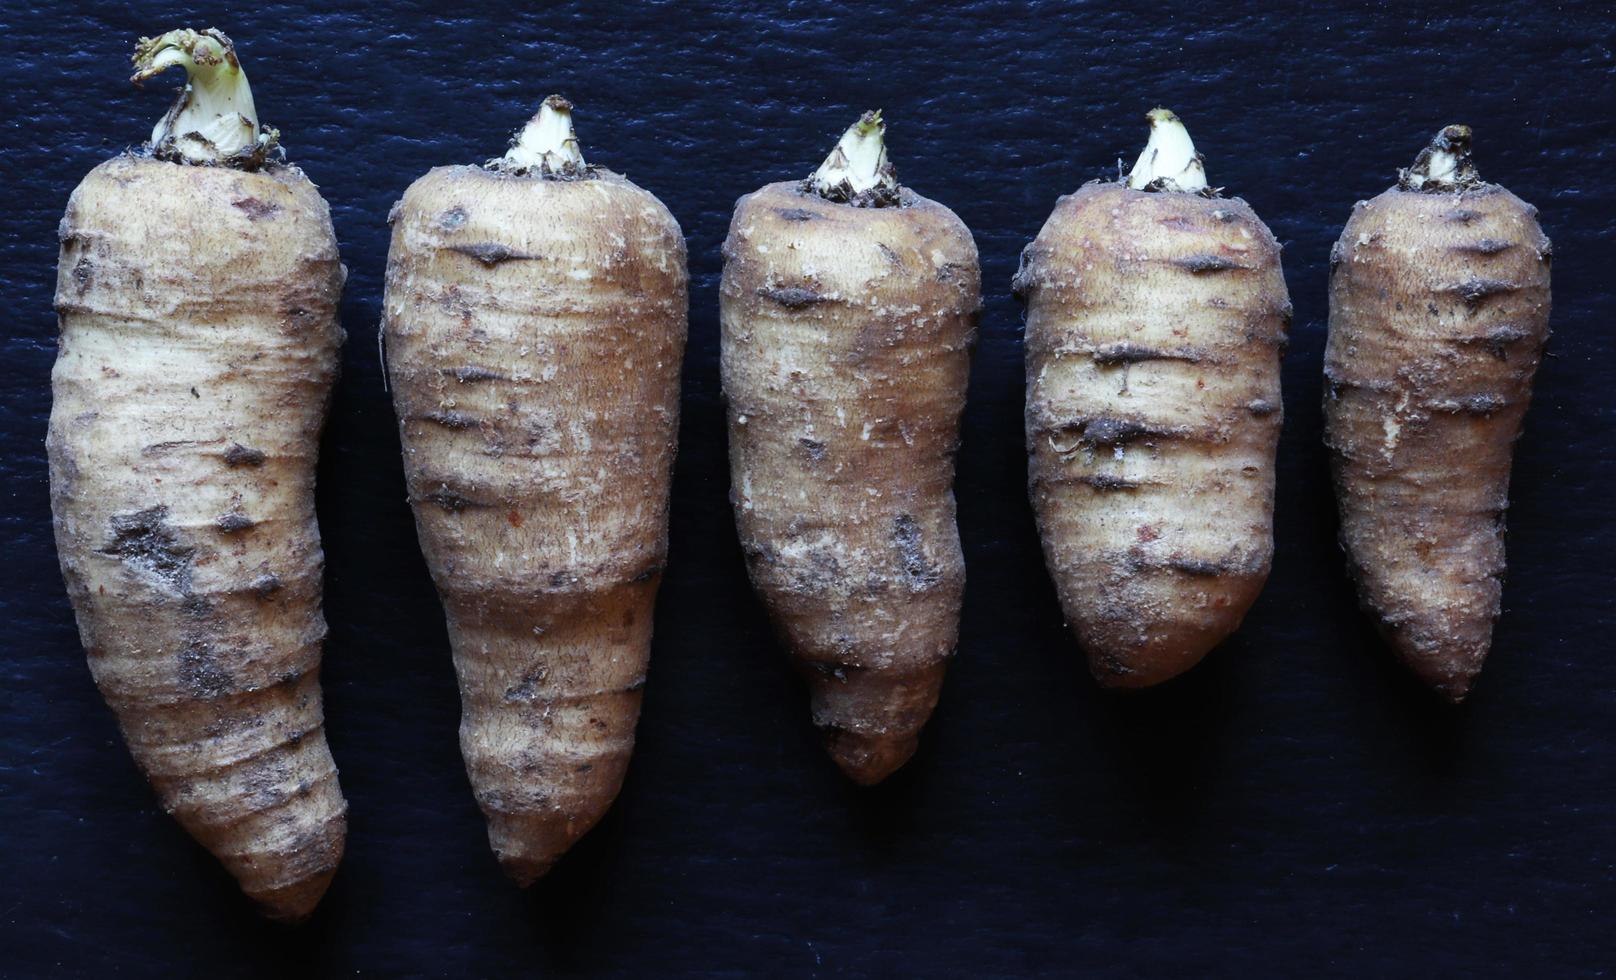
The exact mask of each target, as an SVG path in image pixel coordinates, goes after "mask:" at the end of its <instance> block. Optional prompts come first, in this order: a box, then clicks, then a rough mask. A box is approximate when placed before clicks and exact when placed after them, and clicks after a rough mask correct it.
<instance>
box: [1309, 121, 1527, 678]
mask: <svg viewBox="0 0 1616 980" xmlns="http://www.w3.org/2000/svg"><path fill="white" fill-rule="evenodd" d="M1469 141H1470V132H1469V130H1468V129H1467V128H1465V127H1462V126H1450V127H1447V128H1446V129H1444V130H1443V131H1442V132H1441V133H1439V134H1437V137H1436V139H1435V140H1433V141H1432V143H1431V145H1430V146H1429V147H1427V148H1426V150H1425V151H1423V152H1422V153H1421V154H1420V156H1419V158H1418V159H1417V160H1416V161H1415V164H1414V166H1413V167H1411V168H1409V169H1408V170H1405V171H1402V172H1401V173H1400V181H1399V186H1397V187H1394V188H1392V189H1390V190H1388V191H1386V192H1385V193H1383V194H1380V195H1379V196H1377V197H1375V198H1374V199H1372V200H1369V201H1365V202H1360V203H1359V204H1358V206H1357V207H1356V208H1354V210H1353V214H1352V217H1351V219H1350V220H1349V221H1348V222H1347V225H1346V227H1345V228H1344V229H1343V231H1342V233H1341V238H1340V240H1339V241H1338V242H1337V243H1336V246H1335V249H1334V250H1333V251H1332V253H1331V263H1330V265H1331V272H1330V330H1329V339H1328V343H1327V345H1326V348H1325V356H1324V375H1325V397H1324V414H1325V444H1326V446H1327V447H1328V448H1329V450H1330V453H1331V457H1332V461H1331V463H1332V471H1333V476H1334V481H1335V489H1336V500H1337V503H1338V504H1339V507H1340V513H1341V543H1342V546H1343V548H1344V549H1345V551H1346V552H1347V557H1348V563H1349V567H1350V569H1351V571H1352V573H1353V577H1354V578H1355V579H1356V581H1357V584H1358V594H1359V599H1360V601H1361V603H1362V604H1363V606H1364V608H1365V610H1366V611H1368V612H1369V613H1370V615H1372V616H1373V617H1374V619H1375V620H1376V622H1377V624H1378V626H1379V627H1380V630H1381V632H1382V633H1383V634H1384V635H1385V637H1386V638H1387V640H1388V641H1389V643H1390V644H1391V646H1392V647H1393V649H1394V650H1395V651H1396V652H1397V654H1398V656H1399V658H1400V659H1401V660H1402V661H1403V662H1404V663H1406V664H1407V665H1408V666H1409V667H1410V668H1411V669H1412V670H1413V671H1414V673H1415V674H1417V675H1418V676H1419V677H1420V678H1421V679H1422V680H1423V681H1425V683H1426V684H1428V685H1429V686H1430V687H1431V688H1433V689H1434V690H1435V691H1436V692H1437V693H1439V694H1440V695H1442V696H1443V697H1445V698H1447V699H1448V700H1451V701H1456V702H1457V701H1461V700H1463V699H1464V698H1465V697H1466V696H1467V695H1468V694H1469V692H1470V689H1471V686H1472V685H1473V683H1474V682H1475V679H1476V675H1477V673H1478V672H1479V671H1480V670H1481V666H1482V662H1483V660H1484V659H1485V658H1486V656H1487V652H1488V649H1489V647H1490V646H1491V642H1492V627H1493V622H1494V620H1495V619H1496V618H1497V616H1498V614H1499V610H1500V607H1501V599H1502V594H1503V588H1502V580H1503V575H1504V568H1505V555H1504V517H1505V513H1506V511H1507V510H1508V507H1509V477H1510V465H1511V459H1512V456H1513V454H1514V446H1515V442H1516V440H1517V439H1518V438H1519V436H1520V433H1521V424H1522V421H1523V419H1524V417H1525V414H1526V410H1527V406H1528V404H1529V402H1530V400H1531V394H1532V378H1533V375H1534V373H1535V372H1536V370H1537V366H1538V363H1539V360H1540V358H1541V357H1542V353H1543V347H1544V344H1545V343H1546V341H1547V340H1548V336H1549V306H1550V296H1549V271H1550V269H1549V267H1550V253H1551V249H1550V244H1549V240H1548V238H1546V237H1545V236H1544V234H1543V231H1542V229H1541V228H1540V227H1539V226H1538V223H1537V212H1536V209H1534V208H1533V207H1532V206H1531V205H1529V204H1527V203H1525V202H1524V201H1522V200H1521V199H1520V198H1518V197H1516V196H1515V195H1513V194H1511V193H1510V192H1509V191H1507V190H1505V189H1504V188H1502V187H1499V186H1498V185H1496V184H1487V183H1483V182H1482V181H1481V180H1480V178H1479V177H1478V176H1477V174H1476V172H1475V167H1474V164H1473V163H1472V162H1471V160H1470V155H1469V151H1470V143H1469Z"/></svg>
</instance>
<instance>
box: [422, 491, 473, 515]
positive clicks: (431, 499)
mask: <svg viewBox="0 0 1616 980" xmlns="http://www.w3.org/2000/svg"><path fill="white" fill-rule="evenodd" d="M421 499H422V500H425V501H427V502H428V503H433V504H437V505H438V506H439V507H442V508H443V509H444V510H446V511H448V512H449V513H451V514H458V513H460V512H461V511H463V510H466V509H467V508H470V507H479V506H481V505H480V504H478V503H477V501H475V500H472V499H471V498H470V497H466V496H463V495H461V494H458V493H455V492H454V491H453V490H450V489H449V488H448V487H439V488H438V489H436V490H434V491H432V492H431V493H429V494H427V495H426V496H425V497H422V498H421Z"/></svg>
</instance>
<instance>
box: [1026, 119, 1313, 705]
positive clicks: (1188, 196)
mask: <svg viewBox="0 0 1616 980" xmlns="http://www.w3.org/2000/svg"><path fill="white" fill-rule="evenodd" d="M1149 118H1150V122H1151V132H1150V141H1149V144H1148V145H1147V146H1146V148H1145V151H1144V153H1143V154H1141V156H1140V158H1139V162H1138V163H1137V164H1136V165H1135V167H1134V169H1133V171H1132V172H1131V173H1130V174H1129V175H1128V177H1127V178H1126V180H1124V181H1118V182H1116V183H1111V182H1099V181H1096V182H1094V183H1091V184H1088V185H1085V186H1084V187H1082V188H1081V189H1079V190H1078V191H1077V193H1075V194H1072V195H1070V196H1067V197H1063V198H1061V200H1060V202H1059V204H1057V205H1056V208H1055V211H1054V213H1053V214H1052V215H1050V218H1049V220H1048V222H1047V223H1046V224H1045V225H1044V227H1043V230H1042V231H1040V232H1039V233H1038V237H1037V239H1036V240H1035V241H1034V242H1033V243H1032V244H1031V245H1029V246H1028V247H1027V250H1026V251H1025V252H1024V253H1023V255H1022V268H1021V270H1020V272H1018V273H1017V275H1016V278H1015V291H1016V292H1017V294H1018V295H1020V296H1021V297H1022V299H1023V300H1024V302H1025V303H1026V309H1027V330H1026V366H1027V410H1026V411H1027V423H1026V424H1027V453H1028V478H1029V489H1030V492H1031V496H1032V503H1033V508H1034V510H1035V511H1036V513H1037V518H1038V528H1039V533H1040V535H1041V537H1042V539H1043V546H1044V557H1045V560H1046V562H1047V564H1048V566H1049V571H1050V574H1051V576H1052V577H1053V578H1054V580H1055V586H1056V591H1057V592H1058V594H1059V597H1060V603H1061V608H1062V610H1063V611H1064V612H1065V615H1066V619H1067V621H1068V622H1069V623H1070V624H1071V626H1072V628H1073V630H1074V631H1075V633H1076V634H1077V638H1078V640H1079V641H1080V642H1081V643H1082V645H1083V647H1084V648H1085V649H1086V650H1087V651H1088V655H1089V666H1090V669H1091V670H1092V671H1093V673H1094V676H1095V678H1096V679H1097V680H1098V681H1099V682H1100V683H1101V684H1103V685H1105V686H1107V687H1126V688H1133V687H1145V686H1149V685H1152V684H1157V683H1160V682H1162V681H1165V680H1167V679H1168V678H1171V677H1174V676H1176V675H1178V674H1180V673H1182V672H1183V671H1185V670H1188V669H1189V668H1190V667H1192V666H1194V665H1195V664H1196V663H1197V662H1199V661H1200V660H1201V658H1202V657H1203V656H1205V655H1206V653H1207V651H1208V650H1210V649H1211V648H1212V647H1213V646H1215V645H1217V644H1218V643H1219V642H1221V641H1222V640H1223V639H1224V638H1225V637H1227V636H1228V635H1229V634H1230V633H1232V632H1233V631H1234V630H1235V629H1236V628H1237V627H1238V626H1239V625H1240V621H1241V619H1242V618H1243V617H1244V616H1245V614H1246V610H1247V609H1248V608H1249V607H1250V606H1251V604H1252V602H1253V601H1254V600H1255V599H1256V597H1257V594H1258V592H1259V591H1261V589H1262V586H1263V582H1264V581H1265V580H1266V579H1267V577H1268V568H1269V561H1270V559H1271V557H1272V555H1273V504H1274V454H1275V450H1276V448H1277V444H1278V440H1279V430H1280V419H1281V415H1282V411H1281V403H1280V390H1279V367H1280V351H1281V349H1282V348H1283V345H1284V343H1285V331H1286V325H1287V323H1288V321H1289V319H1290V303H1289V301H1288V298H1287V294H1286V291H1285V280H1284V277H1283V275H1282V274H1281V272H1280V263H1279V244H1278V243H1277V242H1276V241H1275V240H1274V236H1273V234H1272V233H1271V232H1269V230H1268V227H1267V226H1266V225H1264V224H1263V223H1262V221H1260V220H1259V219H1258V218H1257V216H1256V214H1254V213H1253V212H1252V210H1251V208H1250V207H1249V206H1247V205H1246V203H1245V202H1244V201H1241V200H1239V199H1238V198H1236V199H1228V198H1224V197H1222V196H1221V194H1220V193H1219V192H1218V191H1217V190H1215V189H1212V188H1209V187H1207V184H1206V175H1205V172H1204V170H1203V167H1202V163H1201V158H1200V157H1199V156H1198V155H1197V154H1196V153H1195V148H1194V146H1193V145H1192V144H1191V142H1190V139H1189V135H1188V133H1187V132H1186V131H1185V129H1184V126H1183V124H1182V123H1180V122H1179V120H1178V118H1177V117H1176V116H1174V115H1173V114H1172V113H1171V112H1168V111H1167V110H1165V109H1157V110H1155V111H1154V112H1152V113H1150V116H1149Z"/></svg>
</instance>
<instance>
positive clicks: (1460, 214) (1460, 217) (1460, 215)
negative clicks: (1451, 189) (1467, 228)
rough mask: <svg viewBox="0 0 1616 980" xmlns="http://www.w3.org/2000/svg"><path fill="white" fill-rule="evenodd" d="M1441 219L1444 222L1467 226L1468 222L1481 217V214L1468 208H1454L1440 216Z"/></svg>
mask: <svg viewBox="0 0 1616 980" xmlns="http://www.w3.org/2000/svg"><path fill="white" fill-rule="evenodd" d="M1442 217H1443V219H1444V220H1446V221H1457V222H1459V223H1460V224H1465V225H1467V224H1469V223H1470V222H1472V221H1475V220H1476V219H1477V218H1479V217H1481V212H1480V211H1472V210H1471V209H1469V208H1454V209H1453V210H1452V211H1449V212H1447V213H1446V214H1444V215H1442Z"/></svg>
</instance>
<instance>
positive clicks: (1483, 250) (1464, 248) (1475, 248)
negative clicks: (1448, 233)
mask: <svg viewBox="0 0 1616 980" xmlns="http://www.w3.org/2000/svg"><path fill="white" fill-rule="evenodd" d="M1514 247H1515V243H1514V242H1506V241H1502V240H1501V239H1497V238H1483V239H1482V240H1481V241H1479V242H1466V243H1465V244H1463V245H1455V246H1453V250H1454V251H1455V252H1468V253H1471V254H1475V255H1497V254H1498V253H1499V252H1504V251H1508V250H1509V249H1512V248H1514Z"/></svg>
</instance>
